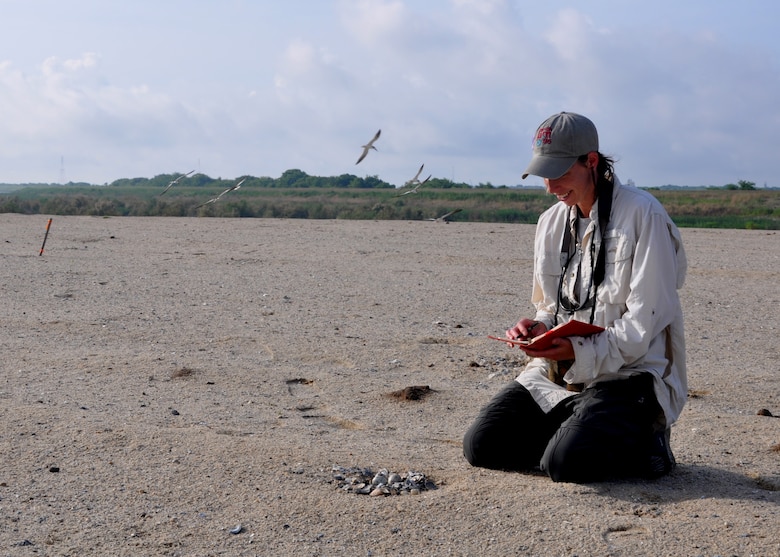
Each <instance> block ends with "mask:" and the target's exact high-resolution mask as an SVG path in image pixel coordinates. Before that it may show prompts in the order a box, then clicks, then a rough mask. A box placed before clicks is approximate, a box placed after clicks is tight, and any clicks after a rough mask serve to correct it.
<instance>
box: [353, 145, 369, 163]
mask: <svg viewBox="0 0 780 557" xmlns="http://www.w3.org/2000/svg"><path fill="white" fill-rule="evenodd" d="M367 154H368V147H363V154H362V155H360V158H359V159H358V160H357V162H356V163H355V164H360V161H362V160H363V159H365V158H366V155H367Z"/></svg>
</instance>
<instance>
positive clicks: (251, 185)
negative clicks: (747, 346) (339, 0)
mask: <svg viewBox="0 0 780 557" xmlns="http://www.w3.org/2000/svg"><path fill="white" fill-rule="evenodd" d="M178 176H179V175H178V174H161V175H159V176H156V177H154V178H151V179H147V178H131V179H121V180H117V181H115V182H113V183H111V184H108V185H104V186H94V185H89V184H73V183H71V184H67V185H64V186H60V185H52V184H24V185H20V186H13V185H9V184H0V192H5V193H0V212H3V213H23V214H50V215H97V216H169V217H171V216H176V217H185V216H203V217H212V216H213V217H245V218H246V217H248V218H303V219H356V220H357V219H362V220H369V219H381V220H424V219H431V218H436V217H438V216H441V215H443V214H444V213H447V212H449V211H453V210H455V209H460V212H459V213H458V214H457V215H455V216H454V217H453V220H458V221H470V222H507V223H535V222H536V219H537V218H538V216H539V214H540V213H541V212H542V211H544V210H545V209H546V208H548V207H549V206H550V205H552V204H553V203H554V202H555V199H554V198H553V197H552V196H550V195H547V194H546V193H545V192H544V191H543V190H542V189H540V188H508V187H503V186H501V187H494V186H491V185H490V184H481V185H480V186H479V187H470V186H469V185H468V184H458V183H454V182H451V181H449V180H445V179H432V180H430V181H429V182H427V183H426V184H425V185H423V186H422V187H420V188H419V190H418V191H417V192H416V193H413V194H408V195H401V194H402V193H403V192H404V191H408V188H407V189H406V190H404V189H401V190H396V189H395V188H394V187H393V186H392V185H391V184H388V183H386V182H383V181H382V180H380V179H379V178H377V177H376V176H369V177H366V178H359V177H357V176H353V175H350V174H344V175H341V176H333V177H318V176H309V175H307V174H306V173H305V172H302V171H301V170H295V169H294V170H288V171H286V172H285V173H284V174H282V176H280V177H279V178H276V179H274V178H268V177H260V178H256V177H251V176H249V177H246V180H245V181H244V182H243V184H242V185H241V188H240V189H238V190H236V191H232V192H229V193H228V194H226V195H225V196H223V197H222V198H221V199H220V200H219V201H217V202H215V203H211V204H209V205H205V206H203V207H198V205H200V204H202V203H203V202H205V201H207V200H209V199H211V198H213V197H215V196H217V195H219V194H220V193H221V192H223V191H225V190H226V189H227V188H229V187H231V186H232V185H234V184H235V183H236V181H237V180H223V179H221V178H217V179H215V178H210V177H208V176H206V175H203V174H195V175H193V176H190V177H187V178H184V179H182V180H181V181H180V182H178V183H177V184H176V185H174V186H173V187H172V188H170V189H169V190H168V191H167V192H166V193H165V194H164V195H161V193H162V192H163V190H165V188H166V186H167V185H168V184H169V183H170V182H171V180H173V179H175V178H177V177H178ZM14 187H15V188H16V189H12V188H14ZM9 190H10V191H9ZM648 191H649V192H650V193H651V194H652V195H654V196H656V197H657V198H658V199H659V200H660V201H661V203H662V204H663V205H664V207H665V208H666V210H667V211H668V212H669V214H670V215H671V216H672V219H673V220H674V221H675V222H676V223H677V224H678V225H679V226H682V227H697V228H742V229H765V230H777V229H780V190H776V189H766V188H765V189H756V188H755V184H753V183H752V182H746V181H744V180H740V182H739V183H738V184H737V185H734V184H729V185H727V186H724V187H722V188H707V189H693V188H662V189H649V190H648Z"/></svg>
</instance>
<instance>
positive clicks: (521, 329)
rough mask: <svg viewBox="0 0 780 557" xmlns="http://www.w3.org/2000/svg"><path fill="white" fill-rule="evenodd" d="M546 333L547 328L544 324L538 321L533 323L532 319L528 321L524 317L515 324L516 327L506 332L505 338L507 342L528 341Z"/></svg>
mask: <svg viewBox="0 0 780 557" xmlns="http://www.w3.org/2000/svg"><path fill="white" fill-rule="evenodd" d="M546 332H547V326H546V325H545V324H544V323H540V322H539V321H534V320H533V319H528V318H525V317H524V318H523V319H521V320H520V321H518V322H517V325H515V326H514V327H512V328H511V329H508V330H507V332H506V338H508V339H509V340H517V339H519V338H522V339H526V338H527V339H529V340H530V339H532V338H534V337H537V336H539V335H541V334H544V333H546Z"/></svg>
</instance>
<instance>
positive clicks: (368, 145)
mask: <svg viewBox="0 0 780 557" xmlns="http://www.w3.org/2000/svg"><path fill="white" fill-rule="evenodd" d="M380 133H382V130H379V131H378V132H376V135H375V136H374V138H373V139H372V140H371V141H369V142H368V143H366V144H365V145H361V147H363V153H362V154H361V155H360V158H359V159H358V160H357V162H356V163H355V164H359V163H360V161H362V160H363V159H365V158H366V155H367V154H368V151H369V149H373V150H374V151H378V149H377V148H376V147H374V141H376V140H377V139H379V134H380Z"/></svg>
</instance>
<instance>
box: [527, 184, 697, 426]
mask: <svg viewBox="0 0 780 557" xmlns="http://www.w3.org/2000/svg"><path fill="white" fill-rule="evenodd" d="M598 205H599V203H598V200H597V201H596V203H595V204H594V206H593V208H592V210H591V214H590V216H589V217H587V216H586V217H583V218H584V219H585V220H586V221H589V222H588V223H587V227H586V229H585V231H584V235H583V236H582V238H581V246H582V247H581V249H580V250H579V251H578V252H576V253H575V256H574V258H573V259H572V261H571V262H570V264H569V267H568V272H569V273H571V272H573V271H574V272H576V270H577V269H578V268H580V269H581V270H582V271H581V272H582V275H581V276H580V282H579V283H578V288H582V289H584V288H587V285H588V283H589V281H590V276H589V273H590V272H592V268H593V266H592V265H591V264H590V261H589V260H588V257H589V255H588V254H589V253H590V250H589V243H590V242H593V241H595V242H597V245H596V247H598V244H599V243H601V242H602V240H601V237H600V236H601V235H600V233H599V231H598ZM575 210H576V209H575ZM570 214H573V213H570V212H569V208H568V207H567V206H566V205H565V204H564V203H556V204H555V205H554V206H552V207H551V208H550V209H548V210H547V211H545V212H544V213H542V215H541V216H540V218H539V223H538V225H537V231H536V240H535V246H534V275H533V293H532V302H533V304H534V306H535V307H536V317H535V318H536V319H537V320H538V321H541V322H543V323H545V324H546V325H547V327H548V329H549V328H551V327H552V326H553V321H554V316H555V310H556V302H557V299H558V285H559V281H560V276H561V271H562V265H561V242H562V239H563V233H564V230H565V227H566V226H569V225H570V223H569V215H570ZM583 224H584V223H583ZM603 242H604V244H605V248H604V249H606V250H607V251H606V273H605V276H604V280H603V282H602V283H601V285H600V286H599V287H598V291H597V296H596V300H597V301H596V309H595V316H594V319H593V323H594V324H596V325H601V326H602V327H605V328H606V330H605V331H604V332H602V333H599V334H596V335H592V336H589V337H571V341H572V347H573V348H574V354H575V361H574V364H573V365H572V367H571V368H570V369H569V370H568V372H567V373H566V375H565V376H564V380H565V381H566V382H568V383H584V384H585V385H586V386H587V385H590V384H593V383H596V382H599V381H606V380H614V379H621V378H626V377H629V376H631V375H635V374H637V373H650V374H652V375H653V378H654V387H655V394H656V396H657V398H658V402H659V404H660V406H661V408H662V409H663V413H664V418H665V425H666V426H667V427H668V426H669V425H671V424H672V423H673V422H674V421H676V420H677V418H678V417H679V415H680V412H681V411H682V408H683V406H684V405H685V401H686V398H687V388H688V387H687V378H686V369H685V337H684V331H683V315H682V308H681V306H680V300H679V297H678V294H677V290H678V289H679V288H681V287H682V285H683V282H684V280H685V273H686V268H687V262H686V257H685V251H684V249H683V245H682V240H681V238H680V233H679V230H678V229H677V227H676V226H675V225H674V223H673V222H672V221H671V219H670V218H669V216H668V214H667V213H666V211H665V210H664V208H663V207H662V206H661V204H660V203H659V202H658V200H656V199H655V198H654V197H653V196H652V195H650V194H649V193H647V192H644V191H642V190H639V189H637V188H634V187H630V186H624V185H622V184H620V182H619V180H618V179H617V177H616V178H615V186H614V189H613V201H612V211H611V215H610V220H609V225H608V226H607V229H606V231H605V233H604V240H603ZM580 258H583V260H582V262H581V264H580ZM567 278H568V277H567ZM564 282H565V283H566V284H570V285H571V284H573V283H574V281H571V280H569V281H564ZM569 293H570V294H572V295H573V294H574V293H575V292H574V291H573V290H571V289H570V291H569ZM579 293H580V295H581V296H583V295H584V296H587V294H585V293H581V292H579ZM581 299H584V298H581ZM590 312H591V310H590V308H587V309H582V310H580V311H578V312H575V313H574V314H573V315H569V313H568V312H566V311H564V310H563V309H562V308H561V311H559V313H558V323H563V322H566V321H569V320H570V319H578V320H580V321H589V320H590ZM551 365H553V363H552V362H550V361H548V360H544V359H540V358H535V359H532V360H531V361H530V362H529V364H528V365H527V366H526V368H525V369H524V371H523V372H522V373H521V374H520V375H519V376H518V377H517V379H516V380H517V381H518V382H519V383H521V384H522V385H525V386H526V388H528V389H529V391H530V392H531V394H532V395H533V396H534V399H535V400H536V401H537V403H538V404H539V405H540V406H541V407H542V409H543V410H545V411H549V410H550V409H552V407H553V406H555V404H557V403H558V402H560V401H561V400H563V399H564V398H566V397H567V396H570V395H571V394H573V393H571V392H569V391H567V390H566V389H565V388H563V387H561V386H559V385H557V384H555V383H553V382H552V381H550V380H548V379H547V377H548V370H549V368H550V366H551Z"/></svg>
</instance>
